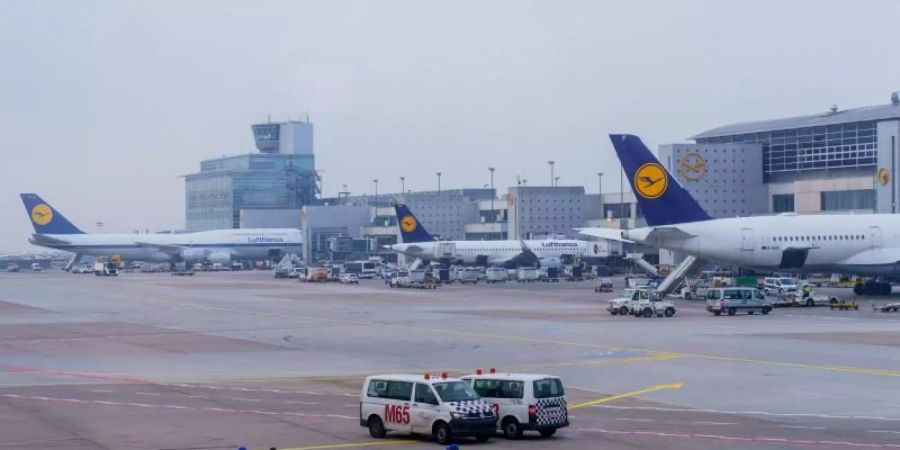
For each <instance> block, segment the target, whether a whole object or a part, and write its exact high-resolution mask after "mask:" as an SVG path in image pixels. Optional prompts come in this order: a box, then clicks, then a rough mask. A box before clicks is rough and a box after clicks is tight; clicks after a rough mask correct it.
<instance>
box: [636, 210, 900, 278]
mask: <svg viewBox="0 0 900 450" xmlns="http://www.w3.org/2000/svg"><path fill="white" fill-rule="evenodd" d="M622 237H623V238H625V239H629V240H633V241H636V242H640V243H644V244H648V245H653V246H657V247H661V248H664V249H667V250H672V251H678V252H684V253H687V254H690V255H694V256H697V257H700V258H704V259H709V260H713V261H718V262H722V263H727V264H732V265H736V266H741V267H748V268H756V269H761V270H771V271H779V270H781V271H790V272H825V273H827V272H846V273H854V274H860V275H893V274H900V215H888V214H834V215H778V216H759V217H740V218H728V219H714V220H708V221H701V222H692V223H682V224H677V225H670V226H657V227H643V228H636V229H632V230H627V231H624V232H622ZM785 252H787V253H788V254H790V253H793V254H794V256H795V257H796V255H797V254H798V253H806V255H805V259H803V260H802V262H801V263H800V265H799V266H797V267H785V266H786V262H787V266H790V265H791V264H794V265H796V264H797V263H798V260H797V259H796V258H795V259H794V260H793V261H786V253H785ZM789 259H790V258H789V257H788V258H787V260H789Z"/></svg>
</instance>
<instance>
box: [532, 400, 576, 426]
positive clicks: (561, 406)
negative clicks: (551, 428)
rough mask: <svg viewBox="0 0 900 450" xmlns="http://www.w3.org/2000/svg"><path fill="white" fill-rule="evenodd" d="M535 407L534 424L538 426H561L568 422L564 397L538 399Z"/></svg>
mask: <svg viewBox="0 0 900 450" xmlns="http://www.w3.org/2000/svg"><path fill="white" fill-rule="evenodd" d="M536 406H537V417H535V424H536V425H538V426H544V425H562V424H563V423H565V422H566V420H568V417H569V411H568V405H567V404H566V398H565V397H553V398H539V399H537V404H536Z"/></svg>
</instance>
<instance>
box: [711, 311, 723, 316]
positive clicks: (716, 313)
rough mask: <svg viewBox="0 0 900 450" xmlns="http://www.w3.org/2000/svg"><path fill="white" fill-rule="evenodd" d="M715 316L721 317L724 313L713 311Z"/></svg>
mask: <svg viewBox="0 0 900 450" xmlns="http://www.w3.org/2000/svg"><path fill="white" fill-rule="evenodd" d="M713 314H715V315H717V316H721V315H722V311H713Z"/></svg>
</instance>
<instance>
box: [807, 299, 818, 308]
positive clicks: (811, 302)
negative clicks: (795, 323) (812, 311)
mask: <svg viewBox="0 0 900 450" xmlns="http://www.w3.org/2000/svg"><path fill="white" fill-rule="evenodd" d="M815 305H816V302H814V301H813V299H811V298H808V299H806V306H807V307H811V306H815Z"/></svg>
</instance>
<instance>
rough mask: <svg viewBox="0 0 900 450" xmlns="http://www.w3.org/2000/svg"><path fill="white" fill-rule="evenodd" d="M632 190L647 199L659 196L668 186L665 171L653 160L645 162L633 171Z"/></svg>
mask: <svg viewBox="0 0 900 450" xmlns="http://www.w3.org/2000/svg"><path fill="white" fill-rule="evenodd" d="M633 184H634V190H635V191H636V192H637V193H638V195H640V196H641V197H644V198H647V199H651V200H652V199H654V198H659V197H660V196H662V195H663V194H665V193H666V188H668V187H669V177H668V176H666V171H665V170H664V169H663V168H662V166H660V165H659V164H657V163H655V162H651V163H646V164H644V165H642V166H641V167H639V168H638V170H637V171H636V172H635V173H634V180H633Z"/></svg>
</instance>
